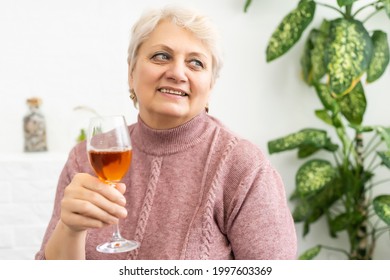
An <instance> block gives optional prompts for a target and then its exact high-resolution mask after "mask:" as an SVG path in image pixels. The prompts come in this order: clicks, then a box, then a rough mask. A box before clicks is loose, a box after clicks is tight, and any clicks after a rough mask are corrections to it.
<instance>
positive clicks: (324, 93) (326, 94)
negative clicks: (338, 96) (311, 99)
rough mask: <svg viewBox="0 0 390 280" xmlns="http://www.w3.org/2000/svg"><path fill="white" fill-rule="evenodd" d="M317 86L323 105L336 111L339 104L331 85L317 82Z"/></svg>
mask: <svg viewBox="0 0 390 280" xmlns="http://www.w3.org/2000/svg"><path fill="white" fill-rule="evenodd" d="M315 88H316V92H317V95H318V97H319V98H320V100H321V102H322V105H324V107H325V108H326V109H327V110H330V111H335V110H336V108H337V107H338V104H337V102H336V100H335V99H334V98H333V96H332V94H331V92H330V89H329V86H327V85H325V84H316V85H315Z"/></svg>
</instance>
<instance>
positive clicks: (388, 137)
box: [373, 125, 390, 149]
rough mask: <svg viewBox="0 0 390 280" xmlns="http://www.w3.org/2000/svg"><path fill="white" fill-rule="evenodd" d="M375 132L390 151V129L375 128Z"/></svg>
mask: <svg viewBox="0 0 390 280" xmlns="http://www.w3.org/2000/svg"><path fill="white" fill-rule="evenodd" d="M373 128H374V130H375V132H376V133H377V134H378V135H379V136H380V137H381V139H382V140H383V141H384V142H385V144H386V146H387V148H388V149H390V127H383V126H379V125H378V126H373Z"/></svg>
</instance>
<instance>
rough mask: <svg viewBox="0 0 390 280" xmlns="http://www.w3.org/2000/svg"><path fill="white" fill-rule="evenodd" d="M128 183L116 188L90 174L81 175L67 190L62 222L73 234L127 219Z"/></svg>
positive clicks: (118, 185)
mask: <svg viewBox="0 0 390 280" xmlns="http://www.w3.org/2000/svg"><path fill="white" fill-rule="evenodd" d="M125 190H126V186H125V185H124V184H121V183H118V184H116V185H115V187H112V186H110V185H108V184H105V183H103V182H101V181H100V180H99V179H98V178H96V177H93V176H91V175H89V174H86V173H79V174H76V175H75V176H74V177H73V180H72V182H71V183H70V184H69V185H68V186H67V187H66V188H65V192H64V197H63V199H62V201H61V221H62V223H63V224H64V225H66V226H67V227H68V228H69V229H70V230H71V231H73V232H80V231H85V230H86V229H88V228H101V227H104V226H106V225H112V224H116V223H118V219H122V218H125V217H126V216H127V211H126V209H125V207H124V206H125V204H126V200H125V197H124V196H123V193H124V192H125Z"/></svg>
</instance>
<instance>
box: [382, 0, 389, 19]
mask: <svg viewBox="0 0 390 280" xmlns="http://www.w3.org/2000/svg"><path fill="white" fill-rule="evenodd" d="M382 2H383V6H384V7H385V11H386V14H387V16H388V17H389V18H390V0H382Z"/></svg>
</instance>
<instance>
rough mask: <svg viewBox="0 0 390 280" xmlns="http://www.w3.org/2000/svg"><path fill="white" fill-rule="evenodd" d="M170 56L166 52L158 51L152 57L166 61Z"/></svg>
mask: <svg viewBox="0 0 390 280" xmlns="http://www.w3.org/2000/svg"><path fill="white" fill-rule="evenodd" d="M169 58H170V57H169V55H168V54H166V53H156V54H155V55H153V56H152V59H153V60H157V61H164V60H168V59H169Z"/></svg>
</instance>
